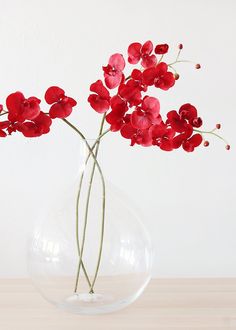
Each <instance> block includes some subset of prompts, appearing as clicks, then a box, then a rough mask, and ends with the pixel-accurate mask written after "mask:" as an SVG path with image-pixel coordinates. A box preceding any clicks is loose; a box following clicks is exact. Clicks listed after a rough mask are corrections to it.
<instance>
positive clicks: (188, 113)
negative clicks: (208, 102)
mask: <svg viewBox="0 0 236 330" xmlns="http://www.w3.org/2000/svg"><path fill="white" fill-rule="evenodd" d="M179 114H180V117H181V118H183V119H187V120H188V121H189V123H190V124H191V125H192V126H193V127H201V126H202V119H201V118H200V117H198V114H197V109H196V108H195V107H194V106H193V105H192V104H190V103H186V104H183V105H182V106H181V107H180V109H179Z"/></svg>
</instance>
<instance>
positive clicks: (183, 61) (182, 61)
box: [168, 60, 193, 66]
mask: <svg viewBox="0 0 236 330" xmlns="http://www.w3.org/2000/svg"><path fill="white" fill-rule="evenodd" d="M176 63H193V62H192V61H188V60H181V61H179V60H177V61H174V62H172V63H169V64H168V66H171V65H173V64H176Z"/></svg>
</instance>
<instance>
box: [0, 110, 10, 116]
mask: <svg viewBox="0 0 236 330" xmlns="http://www.w3.org/2000/svg"><path fill="white" fill-rule="evenodd" d="M7 114H8V111H5V112H2V113H0V116H4V115H7Z"/></svg>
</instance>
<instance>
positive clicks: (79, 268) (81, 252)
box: [74, 115, 105, 293]
mask: <svg viewBox="0 0 236 330" xmlns="http://www.w3.org/2000/svg"><path fill="white" fill-rule="evenodd" d="M104 121H105V115H104V116H103V118H102V122H101V126H100V130H99V138H98V140H96V142H95V143H94V145H93V146H92V150H93V148H94V147H95V146H96V150H95V154H94V155H95V157H96V159H97V155H98V149H99V143H100V138H101V136H103V134H102V131H103V126H104ZM104 133H105V132H104ZM89 157H90V153H89V154H88V157H87V159H86V162H85V166H86V165H87V163H88V160H89ZM95 166H96V164H95V162H93V167H92V171H91V176H90V180H89V188H88V194H87V202H86V209H85V220H84V228H83V236H82V243H81V249H80V246H79V234H78V230H79V224H78V222H79V221H78V220H79V200H80V194H81V188H82V182H83V178H84V172H83V173H82V175H81V178H80V185H79V191H78V195H77V201H76V231H77V234H76V240H77V247H78V249H79V250H80V261H79V265H78V269H77V275H76V282H75V290H74V291H75V292H77V289H78V283H79V276H80V270H81V266H82V267H83V253H84V244H85V238H86V230H87V224H88V211H89V200H90V195H91V189H92V182H93V177H94V172H95ZM88 283H89V285H90V293H93V289H91V287H92V286H91V283H90V282H88Z"/></svg>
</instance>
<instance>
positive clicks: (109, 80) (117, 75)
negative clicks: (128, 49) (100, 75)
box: [103, 54, 125, 89]
mask: <svg viewBox="0 0 236 330" xmlns="http://www.w3.org/2000/svg"><path fill="white" fill-rule="evenodd" d="M124 68H125V60H124V57H123V55H121V54H114V55H112V56H111V57H110V58H109V61H108V65H107V66H104V67H103V71H104V78H105V84H106V86H107V87H108V88H110V89H113V88H116V87H117V86H119V84H120V83H121V82H122V80H123V78H124V75H123V70H124Z"/></svg>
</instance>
